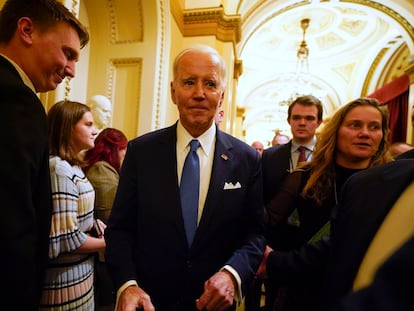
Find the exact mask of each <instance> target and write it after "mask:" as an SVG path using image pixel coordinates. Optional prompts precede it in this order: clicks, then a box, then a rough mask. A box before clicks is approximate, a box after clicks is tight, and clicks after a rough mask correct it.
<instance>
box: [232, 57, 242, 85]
mask: <svg viewBox="0 0 414 311" xmlns="http://www.w3.org/2000/svg"><path fill="white" fill-rule="evenodd" d="M242 73H243V61H242V60H241V59H236V60H235V62H234V73H233V78H234V79H236V80H238V79H239V77H240V76H241V75H242Z"/></svg>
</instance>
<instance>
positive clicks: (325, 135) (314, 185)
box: [259, 98, 392, 311]
mask: <svg viewBox="0 0 414 311" xmlns="http://www.w3.org/2000/svg"><path fill="white" fill-rule="evenodd" d="M387 137H388V116H387V114H386V110H383V109H382V108H381V107H380V104H379V102H378V101H377V100H376V99H373V98H358V99H356V100H353V101H351V102H349V103H348V104H346V105H344V106H342V107H340V108H339V109H338V110H337V111H336V112H335V114H334V115H333V116H332V118H331V120H330V121H329V122H328V123H327V124H326V125H325V126H324V128H323V129H322V131H321V133H320V135H319V138H318V141H317V142H316V146H315V151H314V153H313V158H312V160H311V161H309V162H307V163H303V164H301V165H300V166H299V167H298V168H297V169H296V170H295V171H294V172H292V174H290V175H289V176H288V177H287V178H286V179H285V181H284V182H283V184H282V186H281V187H280V190H279V192H278V193H277V194H276V195H275V196H274V197H273V199H272V200H271V201H270V202H269V203H268V204H267V205H266V211H267V215H266V223H267V224H268V225H269V226H271V227H276V229H273V230H269V231H270V232H277V226H278V225H280V224H284V223H285V221H286V219H287V218H288V217H289V215H290V214H291V212H292V211H293V210H294V209H296V210H297V211H298V217H299V227H298V234H297V235H295V236H285V237H284V239H285V249H286V250H287V251H297V250H301V247H302V246H305V245H306V244H308V243H315V242H318V241H319V240H321V239H322V237H323V236H329V233H330V219H331V215H332V211H333V209H334V207H335V206H336V204H337V203H338V196H339V194H340V192H341V189H342V185H343V184H344V183H345V181H346V180H347V179H348V178H349V177H350V176H351V175H353V174H355V173H357V172H360V171H361V170H365V169H367V168H369V167H374V166H377V165H380V164H383V163H386V162H390V161H392V156H391V155H390V154H389V152H388V141H387ZM268 248H269V247H268ZM269 250H270V253H269V252H266V253H265V256H264V259H263V262H262V266H261V267H262V268H265V269H266V271H267V275H268V276H269V278H270V279H271V280H273V281H274V282H275V283H277V282H279V284H280V285H286V283H287V285H288V286H287V287H286V288H285V289H283V290H282V289H279V291H278V297H277V299H276V303H275V310H278V311H279V310H284V311H302V310H318V303H319V301H318V300H317V299H318V298H319V290H320V285H321V281H322V278H323V271H319V270H317V269H315V270H314V271H312V272H310V273H309V274H310V275H312V277H310V278H309V274H307V273H306V272H303V271H302V273H300V274H301V275H300V276H299V278H298V279H297V278H295V277H293V276H292V274H294V273H297V272H298V271H300V270H301V264H302V263H303V262H305V263H307V261H308V260H309V258H311V257H312V256H310V255H309V254H308V253H306V252H302V253H303V256H302V257H301V258H302V259H303V260H298V261H295V262H290V264H291V265H292V266H290V267H286V266H285V265H286V262H284V259H285V258H286V254H285V253H284V252H283V251H280V250H277V249H276V251H274V252H273V251H272V250H271V249H270V248H269V249H268V251H269ZM299 252H300V251H299ZM308 255H309V256H308ZM323 260H324V261H325V258H324V259H323ZM307 264H309V263H307ZM320 265H323V262H321V263H320ZM259 270H260V269H259ZM311 270H312V269H311ZM322 270H323V269H322ZM290 271H294V273H292V274H291V275H289V272H290ZM316 271H317V273H315V272H316ZM286 279H288V280H286Z"/></svg>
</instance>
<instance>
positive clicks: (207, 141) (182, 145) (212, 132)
mask: <svg viewBox="0 0 414 311" xmlns="http://www.w3.org/2000/svg"><path fill="white" fill-rule="evenodd" d="M215 137H216V125H215V123H214V122H212V125H211V126H210V127H209V128H208V130H207V131H205V132H204V133H203V134H201V135H200V136H199V137H197V138H194V137H192V136H191V135H190V133H188V131H187V130H186V129H185V128H184V126H183V125H182V124H181V121H180V120H178V124H177V150H179V151H180V152H184V151H185V150H186V148H187V147H188V144H189V143H190V141H191V140H192V139H198V140H199V142H200V145H201V149H202V150H203V152H204V153H205V154H206V156H209V154H210V153H211V151H212V147H213V144H214V142H215Z"/></svg>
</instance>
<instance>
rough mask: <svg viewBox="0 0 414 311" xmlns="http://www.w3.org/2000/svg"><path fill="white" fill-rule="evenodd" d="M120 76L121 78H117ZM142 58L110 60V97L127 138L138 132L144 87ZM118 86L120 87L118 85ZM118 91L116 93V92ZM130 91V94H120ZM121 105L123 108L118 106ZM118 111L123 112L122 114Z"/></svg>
mask: <svg viewBox="0 0 414 311" xmlns="http://www.w3.org/2000/svg"><path fill="white" fill-rule="evenodd" d="M117 75H119V77H117ZM141 80H142V58H138V57H137V58H116V59H110V61H109V71H108V97H109V98H110V99H111V100H112V101H113V102H114V103H115V107H114V115H113V119H112V120H113V122H114V118H115V117H116V119H117V121H118V123H119V124H115V125H114V126H115V127H121V124H122V128H123V129H124V131H125V134H126V135H127V137H135V136H136V134H137V131H138V115H139V107H140V95H141V85H142V81H141ZM116 84H118V85H119V86H118V85H116ZM115 90H116V91H115ZM121 90H130V91H129V92H120V91H121ZM118 105H121V106H118ZM116 110H120V111H122V112H121V113H120V114H118V115H115V114H117V113H116Z"/></svg>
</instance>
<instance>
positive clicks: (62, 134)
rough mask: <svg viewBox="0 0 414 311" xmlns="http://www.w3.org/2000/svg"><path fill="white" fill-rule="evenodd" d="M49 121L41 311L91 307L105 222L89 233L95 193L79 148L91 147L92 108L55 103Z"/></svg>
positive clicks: (93, 128)
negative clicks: (48, 217) (48, 221)
mask: <svg viewBox="0 0 414 311" xmlns="http://www.w3.org/2000/svg"><path fill="white" fill-rule="evenodd" d="M47 121H48V127H49V145H50V148H49V149H50V160H49V163H50V177H51V181H52V201H53V211H52V226H51V230H50V239H49V243H50V245H49V262H48V267H47V269H46V277H45V279H44V284H43V291H42V296H41V301H40V308H39V310H57V309H58V310H61V311H63V310H68V311H69V310H71V311H74V310H82V311H86V310H87V311H89V310H91V311H93V310H94V309H95V304H94V288H93V282H94V261H95V253H96V252H98V251H99V250H102V249H104V248H105V240H104V238H103V232H104V230H105V225H104V224H103V223H102V222H100V223H98V224H97V225H98V227H99V228H95V230H96V232H95V234H96V236H92V235H91V233H90V232H91V231H92V229H93V228H94V217H93V216H94V215H93V208H94V198H95V192H94V190H93V187H92V185H91V183H90V182H89V181H88V179H87V178H86V176H85V174H84V173H83V171H82V166H83V165H84V160H83V156H82V155H83V152H82V151H84V150H88V149H91V148H92V147H93V146H94V140H95V136H96V134H97V131H96V128H95V126H94V124H93V117H92V113H91V111H90V108H89V107H88V106H86V105H84V104H81V103H78V102H73V101H68V100H64V101H60V102H58V103H56V104H55V105H53V106H52V108H50V110H49V112H48V114H47ZM101 232H102V234H100V233H101Z"/></svg>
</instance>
